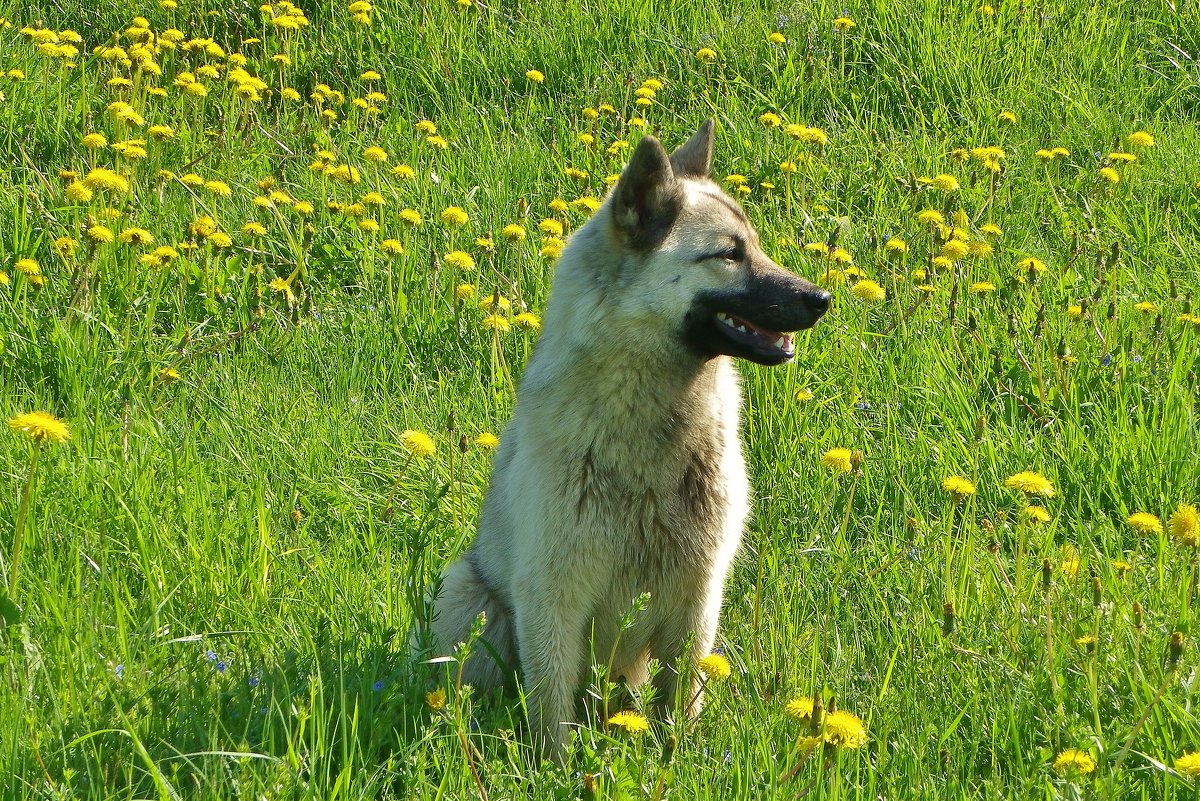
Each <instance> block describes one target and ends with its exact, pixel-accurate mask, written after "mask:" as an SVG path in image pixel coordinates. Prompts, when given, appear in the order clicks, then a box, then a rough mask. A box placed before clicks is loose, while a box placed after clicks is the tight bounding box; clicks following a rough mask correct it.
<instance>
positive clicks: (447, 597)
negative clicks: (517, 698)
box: [430, 555, 517, 694]
mask: <svg viewBox="0 0 1200 801" xmlns="http://www.w3.org/2000/svg"><path fill="white" fill-rule="evenodd" d="M480 612H482V613H483V614H484V615H485V616H486V620H487V622H486V624H485V625H484V628H483V634H482V636H480V638H479V639H478V640H476V641H475V642H474V643H473V644H472V647H471V651H470V655H469V657H468V659H467V664H466V666H465V667H464V668H463V682H464V683H466V684H470V685H471V686H473V687H474V688H475V691H476V692H477V693H479V694H487V693H490V692H491V691H492V690H494V689H496V688H497V687H504V686H505V685H506V684H507V683H509V682H510V681H511V680H512V677H513V674H514V671H515V670H516V665H517V649H516V641H515V638H514V636H513V623H512V613H511V612H510V610H509V609H508V607H507V606H505V605H504V604H503V603H501V602H500V601H499V600H498V599H497V598H496V596H495V594H494V593H493V592H492V591H491V590H490V589H488V587H487V585H486V584H484V582H483V580H482V579H481V578H480V577H479V572H478V571H477V570H476V569H475V566H474V564H472V562H471V559H470V557H469V555H468V556H464V557H463V558H461V559H459V560H458V561H457V562H455V563H454V564H452V565H450V567H448V568H446V572H445V573H443V574H442V587H441V592H439V593H438V596H437V598H436V599H435V600H434V603H433V622H432V623H431V625H430V629H431V631H432V634H433V643H434V652H435V654H436V655H438V656H448V655H450V654H451V653H452V652H453V650H454V647H455V646H456V645H458V644H459V643H460V642H465V641H466V640H467V638H468V637H469V636H470V633H471V628H472V627H473V626H474V625H475V621H476V620H477V619H478V618H479V614H480Z"/></svg>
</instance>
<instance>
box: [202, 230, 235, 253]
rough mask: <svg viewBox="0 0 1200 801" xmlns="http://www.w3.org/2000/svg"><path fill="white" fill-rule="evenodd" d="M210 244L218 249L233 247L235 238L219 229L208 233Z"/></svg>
mask: <svg viewBox="0 0 1200 801" xmlns="http://www.w3.org/2000/svg"><path fill="white" fill-rule="evenodd" d="M208 244H210V245H212V246H213V247H214V248H218V249H221V248H227V247H232V245H233V238H232V237H230V236H229V234H227V233H225V232H224V231H217V232H215V233H212V234H209V235H208Z"/></svg>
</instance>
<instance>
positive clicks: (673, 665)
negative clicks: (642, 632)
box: [650, 576, 724, 718]
mask: <svg viewBox="0 0 1200 801" xmlns="http://www.w3.org/2000/svg"><path fill="white" fill-rule="evenodd" d="M723 585H724V576H721V577H720V578H718V579H714V580H713V581H712V582H711V584H710V586H709V588H708V592H707V596H706V597H705V596H703V595H702V596H701V597H700V598H698V599H695V600H694V601H693V602H692V603H685V604H683V605H681V606H680V607H679V608H678V609H677V610H675V614H674V615H672V616H671V619H670V620H669V621H667V622H666V623H665V624H664V625H663V627H662V629H661V630H660V631H659V632H658V634H657V636H655V638H654V639H653V641H652V642H651V643H650V653H651V655H652V656H653V657H654V658H656V659H657V660H658V661H659V662H660V663H661V668H660V670H659V671H658V673H656V674H655V676H654V698H655V703H656V705H657V706H658V707H659V709H660V710H662V711H666V712H671V713H674V712H676V711H680V712H682V713H683V714H684V715H685V716H687V717H688V718H695V717H697V716H698V715H699V714H700V708H701V706H702V705H703V700H704V699H703V697H702V689H703V686H704V683H703V681H702V678H701V676H700V674H699V672H698V671H697V670H696V663H697V662H699V661H700V660H701V659H703V658H704V657H705V656H707V655H708V654H709V653H710V652H711V651H712V647H713V643H714V642H715V641H716V637H717V619H718V617H719V615H720V614H721V599H722V595H723ZM684 597H689V598H694V596H688V595H685V596H684ZM680 674H683V675H686V676H687V677H688V681H686V682H682V681H680Z"/></svg>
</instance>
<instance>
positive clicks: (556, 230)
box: [538, 219, 563, 236]
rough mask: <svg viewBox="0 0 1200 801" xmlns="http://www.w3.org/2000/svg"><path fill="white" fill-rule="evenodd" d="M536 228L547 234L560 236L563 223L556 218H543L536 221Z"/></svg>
mask: <svg viewBox="0 0 1200 801" xmlns="http://www.w3.org/2000/svg"><path fill="white" fill-rule="evenodd" d="M538 230H540V231H541V232H542V233H543V234H546V235H547V236H562V235H563V225H562V223H560V222H559V221H558V220H553V219H545V220H542V221H541V222H540V223H538Z"/></svg>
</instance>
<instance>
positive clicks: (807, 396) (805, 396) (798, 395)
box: [792, 387, 813, 403]
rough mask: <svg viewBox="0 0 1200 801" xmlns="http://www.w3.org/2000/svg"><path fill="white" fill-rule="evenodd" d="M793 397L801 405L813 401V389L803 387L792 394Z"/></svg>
mask: <svg viewBox="0 0 1200 801" xmlns="http://www.w3.org/2000/svg"><path fill="white" fill-rule="evenodd" d="M792 397H793V398H795V399H796V400H797V401H799V402H800V403H804V402H806V401H810V400H812V399H813V393H812V390H811V389H806V388H804V387H801V388H800V389H798V390H796V391H795V392H793V393H792Z"/></svg>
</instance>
